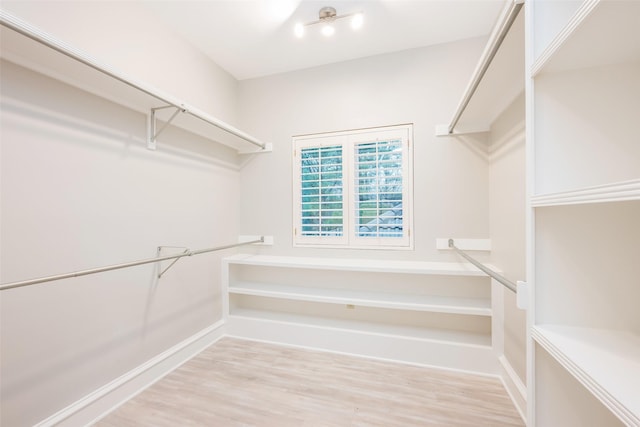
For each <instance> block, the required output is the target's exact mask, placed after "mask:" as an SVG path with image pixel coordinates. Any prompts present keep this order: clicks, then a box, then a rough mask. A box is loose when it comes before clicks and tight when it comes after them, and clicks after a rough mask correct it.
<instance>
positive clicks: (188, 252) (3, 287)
mask: <svg viewBox="0 0 640 427" xmlns="http://www.w3.org/2000/svg"><path fill="white" fill-rule="evenodd" d="M263 242H264V236H263V237H260V239H257V240H252V241H249V242H242V243H234V244H231V245H224V246H216V247H214V248H207V249H199V250H195V251H192V250H186V251H184V252H180V253H179V254H177V255H167V256H163V257H156V258H147V259H143V260H139V261H131V262H125V263H122V264H115V265H109V266H106V267H98V268H91V269H89V270H80V271H74V272H73V273H65V274H57V275H55V276H47V277H40V278H38V279H30V280H22V281H20V282H11V283H5V284H2V285H0V291H5V290H7V289H13V288H20V287H23V286H30V285H35V284H38V283H44V282H52V281H54V280H62V279H69V278H72V277H78V276H86V275H88V274H96V273H102V272H105V271H110V270H118V269H121V268H128V267H135V266H137V265H143V264H151V263H154V262H160V261H166V260H169V259H178V258H182V257H186V256H192V255H200V254H204V253H207V252H214V251H220V250H222V249H230V248H235V247H236V246H243V245H250V244H253V243H263Z"/></svg>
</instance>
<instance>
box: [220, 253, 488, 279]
mask: <svg viewBox="0 0 640 427" xmlns="http://www.w3.org/2000/svg"><path fill="white" fill-rule="evenodd" d="M226 259H227V260H228V261H229V262H231V263H233V264H246V265H263V266H267V267H289V268H309V269H314V270H347V271H369V272H380V273H408V274H430V275H442V276H481V277H483V276H484V277H486V274H484V273H483V272H482V271H480V270H479V269H477V268H476V267H475V266H473V265H472V264H471V263H461V262H460V263H457V262H425V261H394V260H384V262H381V261H379V260H371V259H355V258H354V259H349V258H312V257H289V256H270V255H247V254H238V255H234V256H230V257H228V258H226ZM489 267H491V268H495V267H493V266H489Z"/></svg>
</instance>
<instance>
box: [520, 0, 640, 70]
mask: <svg viewBox="0 0 640 427" xmlns="http://www.w3.org/2000/svg"><path fill="white" fill-rule="evenodd" d="M638 16H640V2H637V1H606V0H586V1H584V3H583V4H582V5H581V6H580V8H579V9H578V10H577V11H576V13H575V14H574V15H573V17H572V18H571V19H570V20H569V22H568V23H567V25H566V26H565V27H564V28H563V29H562V30H561V31H560V32H559V33H558V35H557V36H556V37H555V39H553V40H552V41H551V43H550V44H549V46H547V48H546V49H545V50H544V51H543V52H542V53H541V54H540V55H539V57H538V58H537V59H536V60H535V62H534V63H533V65H532V67H531V74H532V76H536V75H538V74H540V73H543V72H555V71H563V70H570V69H579V68H587V67H594V66H598V65H607V64H617V63H630V62H637V61H640V40H639V39H638V32H637V31H636V28H637V26H638ZM585 46H589V48H586V49H585Z"/></svg>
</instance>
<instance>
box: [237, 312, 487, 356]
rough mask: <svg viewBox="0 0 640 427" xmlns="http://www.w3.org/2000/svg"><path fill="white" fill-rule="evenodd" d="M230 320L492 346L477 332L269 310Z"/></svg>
mask: <svg viewBox="0 0 640 427" xmlns="http://www.w3.org/2000/svg"><path fill="white" fill-rule="evenodd" d="M229 318H230V319H231V320H233V319H251V320H255V321H257V322H276V323H286V324H294V325H306V326H311V327H318V328H323V329H340V330H349V331H357V332H362V333H367V334H371V335H385V336H393V337H405V338H411V339H420V340H425V341H432V342H442V343H445V344H452V343H455V344H458V345H466V346H473V347H489V348H490V347H491V335H489V334H482V333H477V332H468V331H457V330H449V329H432V328H429V329H428V328H423V327H413V326H399V325H390V324H384V323H374V322H363V321H357V320H348V319H338V318H331V317H322V316H310V315H304V314H292V313H280V312H277V311H269V310H256V309H248V308H236V309H235V310H234V312H233V314H231V315H230V316H229Z"/></svg>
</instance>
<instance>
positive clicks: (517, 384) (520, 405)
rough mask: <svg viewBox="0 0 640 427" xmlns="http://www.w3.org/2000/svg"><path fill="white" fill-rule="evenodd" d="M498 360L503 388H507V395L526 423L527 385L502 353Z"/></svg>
mask: <svg viewBox="0 0 640 427" xmlns="http://www.w3.org/2000/svg"><path fill="white" fill-rule="evenodd" d="M498 361H499V362H500V368H501V372H500V378H501V379H502V383H503V384H504V388H505V389H506V390H507V393H508V394H509V397H511V400H512V401H513V404H514V405H515V407H516V409H517V410H518V413H520V417H522V421H524V423H525V424H526V423H527V387H526V386H525V385H524V383H523V382H522V380H521V379H520V377H519V376H518V374H516V371H515V370H514V369H513V367H512V366H511V363H509V361H508V360H507V358H506V357H504V355H502V356H500V357H499V358H498Z"/></svg>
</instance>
